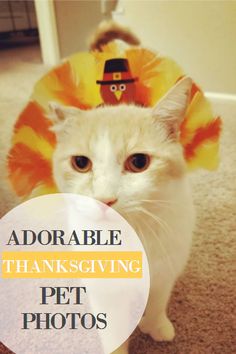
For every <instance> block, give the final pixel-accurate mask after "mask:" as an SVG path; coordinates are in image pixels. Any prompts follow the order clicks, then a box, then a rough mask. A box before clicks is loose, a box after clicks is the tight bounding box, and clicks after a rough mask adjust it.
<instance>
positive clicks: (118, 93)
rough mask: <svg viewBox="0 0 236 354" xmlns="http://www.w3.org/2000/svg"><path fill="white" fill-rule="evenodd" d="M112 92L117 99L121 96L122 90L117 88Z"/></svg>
mask: <svg viewBox="0 0 236 354" xmlns="http://www.w3.org/2000/svg"><path fill="white" fill-rule="evenodd" d="M114 94H115V95H116V98H117V101H119V100H120V98H121V95H122V92H121V91H120V90H117V91H115V92H114Z"/></svg>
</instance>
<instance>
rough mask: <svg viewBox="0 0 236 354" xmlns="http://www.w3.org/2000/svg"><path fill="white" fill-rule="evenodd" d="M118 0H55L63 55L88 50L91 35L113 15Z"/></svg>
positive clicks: (59, 39)
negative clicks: (112, 11)
mask: <svg viewBox="0 0 236 354" xmlns="http://www.w3.org/2000/svg"><path fill="white" fill-rule="evenodd" d="M116 2H117V0H109V2H107V0H54V6H55V15H56V21H57V29H58V41H59V48H60V53H61V57H62V58H63V57H65V56H68V55H70V54H71V53H74V52H76V51H83V50H87V49H88V46H87V41H88V38H89V36H90V35H91V34H92V33H93V32H94V31H95V30H96V28H97V26H98V25H99V23H100V22H101V21H102V20H104V19H105V18H109V17H110V16H111V10H112V9H113V8H114V7H115V5H116Z"/></svg>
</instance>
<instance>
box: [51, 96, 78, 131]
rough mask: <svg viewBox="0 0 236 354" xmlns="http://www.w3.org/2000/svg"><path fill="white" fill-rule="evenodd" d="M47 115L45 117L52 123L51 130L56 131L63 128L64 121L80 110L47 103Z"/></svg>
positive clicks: (55, 103)
mask: <svg viewBox="0 0 236 354" xmlns="http://www.w3.org/2000/svg"><path fill="white" fill-rule="evenodd" d="M48 106H49V113H48V114H47V117H48V118H49V119H50V120H51V122H52V123H53V126H52V128H51V130H53V131H58V130H60V128H62V127H63V126H64V123H65V121H66V120H67V119H68V118H70V117H73V116H76V115H78V114H79V113H80V109H79V108H76V107H70V106H69V107H68V106H61V105H60V104H59V103H57V102H49V104H48Z"/></svg>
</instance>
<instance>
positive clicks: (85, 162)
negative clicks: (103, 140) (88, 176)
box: [71, 156, 92, 173]
mask: <svg viewBox="0 0 236 354" xmlns="http://www.w3.org/2000/svg"><path fill="white" fill-rule="evenodd" d="M71 162H72V166H73V168H74V169H75V170H76V171H78V172H83V173H85V172H88V171H90V170H91V169H92V162H91V160H89V158H88V157H86V156H72V159H71Z"/></svg>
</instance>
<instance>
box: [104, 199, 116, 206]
mask: <svg viewBox="0 0 236 354" xmlns="http://www.w3.org/2000/svg"><path fill="white" fill-rule="evenodd" d="M100 201H101V202H102V203H104V204H106V205H108V206H109V207H111V206H112V205H113V204H115V203H116V202H117V198H113V199H111V198H103V199H100Z"/></svg>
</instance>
